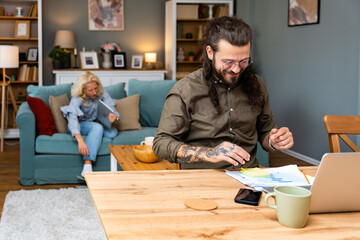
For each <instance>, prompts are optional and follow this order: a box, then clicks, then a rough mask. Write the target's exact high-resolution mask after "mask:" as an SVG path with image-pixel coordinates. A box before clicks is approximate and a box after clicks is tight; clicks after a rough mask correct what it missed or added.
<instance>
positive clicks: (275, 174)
mask: <svg viewBox="0 0 360 240" xmlns="http://www.w3.org/2000/svg"><path fill="white" fill-rule="evenodd" d="M263 170H264V171H267V172H268V173H270V176H269V177H262V178H254V177H250V176H248V175H246V174H243V173H242V172H241V171H229V170H225V172H226V174H227V175H228V176H230V177H232V178H234V179H236V180H238V181H239V182H241V183H242V184H245V185H247V186H249V187H253V188H255V189H258V190H261V189H262V188H263V187H277V186H307V185H311V184H312V183H313V182H314V178H313V177H311V176H308V175H307V177H308V179H309V181H310V184H309V183H308V182H307V180H306V178H305V176H304V174H303V173H302V172H301V171H300V170H299V169H298V167H297V165H295V164H293V165H287V166H283V167H278V168H266V169H263Z"/></svg>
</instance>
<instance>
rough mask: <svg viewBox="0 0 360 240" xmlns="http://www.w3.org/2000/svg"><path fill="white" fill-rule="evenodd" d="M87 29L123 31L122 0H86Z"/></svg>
mask: <svg viewBox="0 0 360 240" xmlns="http://www.w3.org/2000/svg"><path fill="white" fill-rule="evenodd" d="M88 17H89V20H88V22H89V31H123V30H124V26H125V24H124V0H113V1H108V0H88Z"/></svg>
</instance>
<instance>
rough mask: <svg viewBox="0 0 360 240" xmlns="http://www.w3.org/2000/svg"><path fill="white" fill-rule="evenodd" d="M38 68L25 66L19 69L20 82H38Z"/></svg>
mask: <svg viewBox="0 0 360 240" xmlns="http://www.w3.org/2000/svg"><path fill="white" fill-rule="evenodd" d="M38 73H39V70H38V67H37V66H28V65H27V64H24V65H22V66H21V67H20V69H19V74H18V81H38Z"/></svg>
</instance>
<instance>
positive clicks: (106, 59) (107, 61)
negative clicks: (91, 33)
mask: <svg viewBox="0 0 360 240" xmlns="http://www.w3.org/2000/svg"><path fill="white" fill-rule="evenodd" d="M103 58H104V61H103V63H102V66H103V68H105V69H109V68H111V67H112V62H111V53H103Z"/></svg>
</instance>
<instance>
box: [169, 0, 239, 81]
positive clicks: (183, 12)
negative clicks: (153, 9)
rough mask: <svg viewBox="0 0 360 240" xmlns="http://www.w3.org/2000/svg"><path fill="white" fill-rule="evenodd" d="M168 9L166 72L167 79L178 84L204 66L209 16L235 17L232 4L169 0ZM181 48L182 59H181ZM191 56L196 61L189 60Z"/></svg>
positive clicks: (225, 0)
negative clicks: (203, 40)
mask: <svg viewBox="0 0 360 240" xmlns="http://www.w3.org/2000/svg"><path fill="white" fill-rule="evenodd" d="M165 6H166V9H165V66H166V67H165V68H166V70H168V75H167V78H169V79H176V80H179V79H181V78H183V77H184V76H186V75H187V74H189V73H191V72H193V71H195V70H196V69H198V68H200V67H201V66H202V58H201V57H202V50H203V49H202V47H203V46H202V44H201V42H200V38H201V32H202V29H203V27H204V25H205V24H206V23H207V22H208V21H209V19H210V17H209V15H210V14H211V15H212V16H211V17H215V18H216V17H220V16H227V15H232V13H233V0H198V1H194V0H168V1H166V5H165ZM210 8H211V10H210ZM180 48H181V49H182V50H183V51H184V57H183V58H182V57H180V58H179V49H180ZM190 52H192V53H193V54H194V59H191V58H189V53H190Z"/></svg>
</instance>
